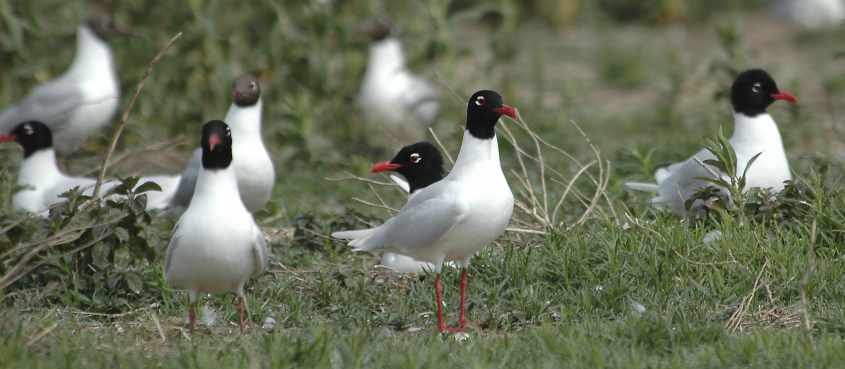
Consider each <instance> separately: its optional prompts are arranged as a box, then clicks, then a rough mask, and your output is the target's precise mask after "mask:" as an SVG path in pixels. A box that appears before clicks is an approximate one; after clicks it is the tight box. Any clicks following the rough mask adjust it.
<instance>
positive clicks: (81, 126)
mask: <svg viewBox="0 0 845 369" xmlns="http://www.w3.org/2000/svg"><path fill="white" fill-rule="evenodd" d="M119 95H120V92H119V87H118V79H117V72H116V68H115V64H114V60H113V57H112V52H111V49H110V48H109V45H108V44H107V43H106V42H105V41H103V40H102V39H100V38H99V37H97V35H96V34H94V32H93V31H91V29H89V28H88V26H86V25H85V24H83V25H80V26H79V29H78V31H77V50H76V56H75V57H74V60H73V63H72V64H71V66H70V68H69V69H68V70H67V71H66V72H65V73H64V74H62V75H61V76H60V77H58V78H56V79H54V80H52V81H49V82H46V83H44V84H42V85H39V86H36V87H35V88H33V90H32V91H31V92H30V94H29V95H28V96H26V97H25V98H24V99H22V100H21V101H20V102H18V103H17V104H16V105H14V106H11V107H8V108H7V109H6V110H5V111H3V112H2V113H0V134H2V133H7V132H8V131H10V130H11V129H13V128H14V127H15V126H16V125H17V124H19V123H21V122H24V121H29V120H37V121H41V122H44V123H45V124H46V125H47V126H48V127H50V129H51V130H52V131H53V137H54V138H55V148H56V150H57V151H59V152H60V153H67V152H72V151H74V150H76V149H77V148H78V147H79V146H80V145H81V144H82V142H83V141H84V140H85V139H86V138H88V137H90V136H92V135H95V134H97V133H98V131H99V130H100V129H101V128H102V127H103V126H105V125H107V124H108V123H109V122H110V121H111V119H112V118H113V117H114V114H115V112H116V111H117V107H118V104H119V103H120V100H119V97H120V96H119Z"/></svg>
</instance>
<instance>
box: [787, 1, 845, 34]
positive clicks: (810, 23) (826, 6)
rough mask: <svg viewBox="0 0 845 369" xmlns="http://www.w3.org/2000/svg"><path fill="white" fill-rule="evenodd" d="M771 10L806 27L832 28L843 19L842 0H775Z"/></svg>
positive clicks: (844, 9) (844, 17) (844, 2)
mask: <svg viewBox="0 0 845 369" xmlns="http://www.w3.org/2000/svg"><path fill="white" fill-rule="evenodd" d="M771 10H772V12H773V13H774V14H775V15H777V16H780V17H781V18H784V19H786V20H789V21H791V22H792V23H795V24H797V25H799V26H801V27H804V28H807V29H822V28H825V27H827V28H833V27H836V26H838V25H840V24H842V21H843V20H845V1H843V0H777V1H772V6H771Z"/></svg>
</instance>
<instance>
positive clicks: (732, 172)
mask: <svg viewBox="0 0 845 369" xmlns="http://www.w3.org/2000/svg"><path fill="white" fill-rule="evenodd" d="M704 148H705V149H706V150H707V151H708V152H710V154H712V155H713V156H714V158H713V159H705V160H703V161H701V162H699V164H700V165H701V166H702V167H703V168H704V169H705V170H707V171H708V172H710V174H711V175H710V176H702V177H697V178H696V179H698V180H700V181H703V182H706V183H708V184H710V185H711V186H708V187H704V188H702V189H700V190H698V191H697V192H696V193H695V195H694V196H691V197H690V198H689V199H687V200H686V202H685V204H684V205H685V206H686V208H687V209H691V208H692V207H693V206H694V204H695V203H696V201H698V200H702V201H703V202H704V206H705V207H706V208H708V209H711V210H727V209H745V206H746V196H745V185H746V183H747V182H748V180H747V179H748V170H749V169H751V166H752V165H753V164H754V162H755V161H756V160H757V158H759V157H760V154H762V153H757V154H755V155H754V156H752V157H751V159H749V160H748V162H747V163H746V164H745V168H744V169H743V170H742V173H740V172H739V162H738V161H737V157H736V151H734V148H733V146H731V143H730V142H729V141H728V139H727V138H726V137H725V135H724V133H723V132H722V130H721V129H719V133H718V135H717V136H716V137H715V138H708V139H707V140H706V141H705V143H704ZM722 193H724V194H725V195H727V199H728V201H724V199H722V200H719V199H721V198H722V197H723V196H720V194H722Z"/></svg>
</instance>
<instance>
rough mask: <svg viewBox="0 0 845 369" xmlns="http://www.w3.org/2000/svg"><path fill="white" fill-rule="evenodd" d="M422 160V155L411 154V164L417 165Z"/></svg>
mask: <svg viewBox="0 0 845 369" xmlns="http://www.w3.org/2000/svg"><path fill="white" fill-rule="evenodd" d="M421 160H422V156H420V154H417V153H413V154H411V163H414V164H416V163H419V162H420V161H421Z"/></svg>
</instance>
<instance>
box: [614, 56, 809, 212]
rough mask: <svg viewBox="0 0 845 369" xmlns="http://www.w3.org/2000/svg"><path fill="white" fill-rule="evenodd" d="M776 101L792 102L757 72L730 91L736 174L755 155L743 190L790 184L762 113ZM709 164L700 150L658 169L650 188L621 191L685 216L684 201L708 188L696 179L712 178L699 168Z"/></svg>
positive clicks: (779, 145)
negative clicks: (640, 195)
mask: <svg viewBox="0 0 845 369" xmlns="http://www.w3.org/2000/svg"><path fill="white" fill-rule="evenodd" d="M777 100H785V101H788V102H791V103H795V102H796V99H795V97H794V96H793V95H792V94H790V93H788V92H785V91H781V90H780V89H778V86H777V84H776V83H775V81H774V79H772V77H771V76H770V75H769V73H767V72H766V71H764V70H762V69H751V70H747V71H744V72H742V73H740V74H739V75H738V76H737V77H736V79H735V80H734V83H733V86H732V87H731V105H732V106H733V111H734V133H733V136H731V138H730V141H729V142H730V144H731V146H732V147H733V149H734V151H735V152H736V161H737V173H743V172H744V171H745V167H746V165H747V164H748V162H749V161H750V160H752V158H754V157H755V156H757V155H758V154H759V157H757V159H756V160H755V161H754V162H753V163H752V165H751V167H750V168H749V169H748V174H747V182H746V186H745V189H746V190H747V189H750V188H767V189H771V190H773V191H776V192H779V191H781V190H783V187H784V184H785V183H784V182H786V181H788V180H790V179H792V173H791V172H790V170H789V162H788V161H787V159H786V152H785V151H784V148H783V142H782V141H781V137H780V131H778V126H777V124H776V123H775V121H774V119H772V116H771V115H769V113H768V112H766V109H767V108H768V107H769V105H771V104H772V103H774V102H775V101H777ZM710 159H714V156H713V154H711V153H710V152H709V151H707V150H706V149H702V150H701V151H699V152H698V153H696V154H695V155H694V156H693V157H691V158H689V159H687V160H685V161H683V162H680V163H675V164H672V165H669V166H668V167H665V168H660V169H658V170H657V172H655V174H654V177H655V179H656V183H640V182H628V183H626V184H625V186H626V187H627V188H628V189H631V190H635V191H645V192H655V193H656V194H657V196H655V197H654V198H652V199H651V203H652V205H654V206H656V207H658V208H665V209H668V210H671V211H672V212H674V213H676V214H678V215H686V213H687V209H686V206H685V202H686V201H687V199H689V198H690V197H691V196H692V195H693V194H695V192H696V191H698V190H699V189H701V188H704V187H706V186H708V185H710V184H709V183H708V182H706V181H704V180H702V179H701V178H702V177H712V176H713V175H712V174H711V172H710V171H709V170H708V169H706V168H704V167H703V166H702V163H704V161H705V160H710ZM710 168H711V169H712V170H713V171H717V169H715V168H712V167H710Z"/></svg>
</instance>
